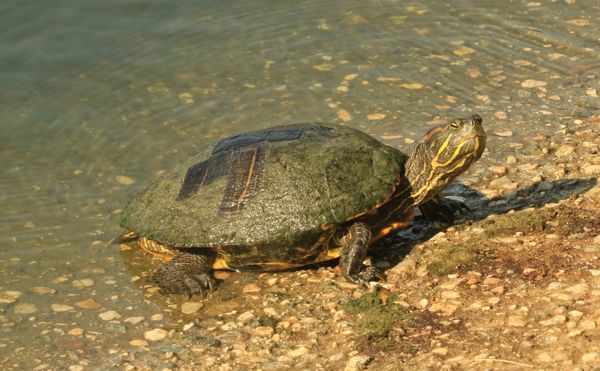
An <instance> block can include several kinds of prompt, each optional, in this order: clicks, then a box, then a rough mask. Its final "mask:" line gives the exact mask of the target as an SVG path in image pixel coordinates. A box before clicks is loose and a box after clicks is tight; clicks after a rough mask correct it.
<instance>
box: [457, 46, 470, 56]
mask: <svg viewBox="0 0 600 371" xmlns="http://www.w3.org/2000/svg"><path fill="white" fill-rule="evenodd" d="M473 53H475V49H472V48H469V47H467V46H461V47H460V48H458V49H456V50H454V54H455V55H457V56H459V57H464V56H467V55H470V54H473Z"/></svg>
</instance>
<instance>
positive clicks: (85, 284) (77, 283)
mask: <svg viewBox="0 0 600 371" xmlns="http://www.w3.org/2000/svg"><path fill="white" fill-rule="evenodd" d="M71 283H72V284H73V286H75V287H89V286H93V285H94V280H93V279H91V278H84V279H81V280H75V281H73V282H71Z"/></svg>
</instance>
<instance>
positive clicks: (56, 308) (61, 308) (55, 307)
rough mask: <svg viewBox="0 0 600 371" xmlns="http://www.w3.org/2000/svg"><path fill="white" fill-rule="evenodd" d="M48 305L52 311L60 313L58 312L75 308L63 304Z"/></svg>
mask: <svg viewBox="0 0 600 371" xmlns="http://www.w3.org/2000/svg"><path fill="white" fill-rule="evenodd" d="M50 307H51V308H52V311H53V312H57V313H60V312H68V311H70V310H73V309H75V308H73V307H72V306H70V305H65V304H52V305H51V306H50Z"/></svg>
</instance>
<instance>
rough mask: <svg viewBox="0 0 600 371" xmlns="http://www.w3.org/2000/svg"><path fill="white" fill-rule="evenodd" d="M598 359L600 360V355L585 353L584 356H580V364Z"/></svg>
mask: <svg viewBox="0 0 600 371" xmlns="http://www.w3.org/2000/svg"><path fill="white" fill-rule="evenodd" d="M598 358H600V353H598V352H589V353H585V354H584V355H582V356H581V362H585V363H590V362H595V361H597V360H598Z"/></svg>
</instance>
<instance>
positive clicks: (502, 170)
mask: <svg viewBox="0 0 600 371" xmlns="http://www.w3.org/2000/svg"><path fill="white" fill-rule="evenodd" d="M488 170H489V171H490V172H491V173H492V174H494V175H498V176H504V175H506V173H508V168H507V167H506V166H502V165H494V166H490V167H489V168H488Z"/></svg>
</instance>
